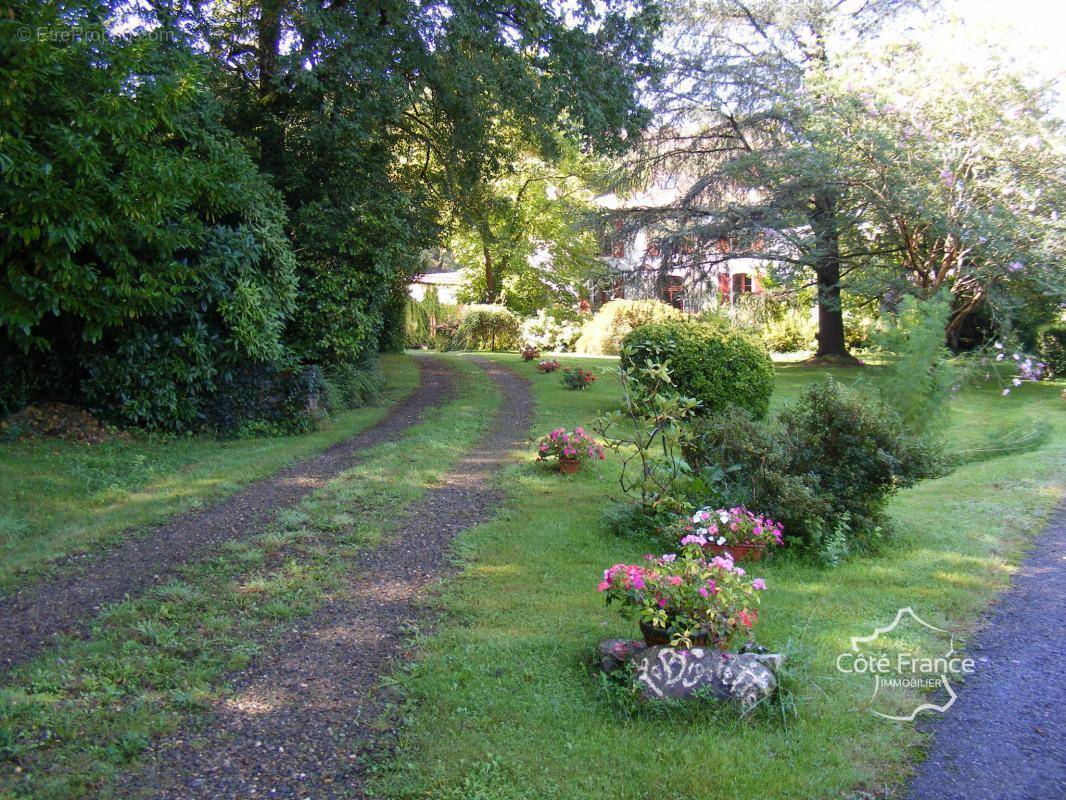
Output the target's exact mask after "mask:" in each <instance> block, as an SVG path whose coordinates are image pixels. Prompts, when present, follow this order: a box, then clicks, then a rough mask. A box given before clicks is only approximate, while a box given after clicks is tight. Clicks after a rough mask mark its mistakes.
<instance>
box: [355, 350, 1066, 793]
mask: <svg viewBox="0 0 1066 800" xmlns="http://www.w3.org/2000/svg"><path fill="white" fill-rule="evenodd" d="M499 358H501V360H504V361H507V362H508V363H512V362H513V363H514V364H515V366H516V368H517V369H518V370H520V371H524V372H527V373H529V374H530V376H531V378H532V380H533V382H534V386H535V389H536V396H537V401H538V407H537V424H538V428H539V429H540V430H542V431H544V430H547V429H549V428H551V427H554V426H557V425H564V426H567V427H570V426H572V425H575V424H585V425H588V424H589V423H590V422H592V420H593V419H594V418H595V412H596V410H597V409H598V408H602V407H606V406H609V405H611V404H612V403H613V402H614V395H615V391H616V386H615V384H614V383H613V382H612V380H611V379H610V378H607V377H605V378H602V379H601V380H599V381H597V383H596V384H595V385H594V387H593V388H592V389H591V390H589V391H587V392H583V393H582V392H568V391H565V390H563V389H562V388H561V387H560V385H559V380H558V377H557V376H543V375H538V374H536V373H535V368H534V367H533V365H530V364H521V363H519V362H518V360H517V359H516V358H514V357H510V356H500V357H499ZM562 360H563V362H564V364H565V362H566V358H565V357H563V358H562ZM583 363H584V365H585V366H588V363H589V362H588V359H584V360H583ZM594 363H595V362H594ZM601 363H602V364H603V365H607V364H610V363H612V362H610V361H607V360H604V361H603V362H601ZM825 372H826V371H825V370H811V369H808V368H804V367H799V366H784V367H779V368H778V371H777V373H778V386H777V390H778V391H777V397H776V400H775V402H776V403H778V404H779V403H780V402H782V401H784V400H785V399H787V398H788V397H790V396H794V395H795V394H796V393H797V392H799V391H800V390H801V389H802V387H803V386H804V385H805V384H806V383H808V382H809V381H811V380H812V379H815V378H817V377H819V376H820V375H822V374H824V373H825ZM868 372H869V371H868ZM837 375H838V377H841V378H842V379H846V380H851V379H853V375H854V373H853V372H848V371H844V372H839V371H837ZM1062 389H1063V384H1062V383H1061V382H1059V383H1058V384H1051V385H1040V386H1025V387H1023V388H1022V389H1019V390H1017V391H1015V392H1014V393H1012V394H1011V395H1010V396H1009V397H1001V396H1000V395H999V393H998V389H997V388H994V387H987V388H983V389H980V390H970V391H967V392H965V393H964V395H963V396H962V398H961V399H960V401H959V403H958V408H957V412H956V414H955V417H954V420H953V428H952V436H953V439H954V440H955V441H958V442H966V443H972V442H980V441H983V439H984V437H985V436H986V435H987V431H988V430H994V429H1003V428H1006V427H1009V426H1011V425H1012V424H1013V423H1014V422H1015V421H1016V420H1018V419H1019V418H1026V419H1033V420H1043V421H1045V422H1046V423H1047V424H1048V425H1049V426H1051V435H1050V438H1049V440H1048V441H1047V442H1046V443H1045V444H1044V445H1043V446H1042V447H1041V448H1040V449H1038V450H1036V451H1033V452H1028V453H1024V454H1018V455H1013V456H1007V457H1001V458H996V459H992V460H985V461H982V462H974V463H970V464H967V465H965V466H963V467H961V468H959V469H958V470H957V471H955V472H954V473H952V474H951V475H949V476H947V477H944V478H941V479H939V480H935V481H930V482H927V483H925V484H922V485H920V486H918V487H916V488H914V489H912V490H909V491H907V492H904V493H902V494H901V495H900V496H899V497H898V498H896V500H895V501H894V502H893V504H892V506H891V514H892V516H893V518H894V520H895V521H896V523H897V525H898V528H899V530H900V532H901V533H900V535H899V537H898V538H897V539H895V540H894V541H893V542H892V543H891V544H890V545H889V546H888V547H887V548H886V550H885V552H884V553H883V554H881V555H880V556H879V557H877V558H860V559H855V560H852V561H850V562H848V563H846V564H845V565H843V566H841V567H838V568H835V569H830V568H820V567H815V566H812V565H810V564H807V563H802V562H797V561H791V560H788V559H786V558H778V559H776V560H774V561H773V562H771V563H769V564H766V565H765V567H763V568H760V569H759V570H758V572H759V573H761V574H762V575H763V576H764V577H765V578H766V580H767V582H768V584H769V591H767V592H766V594H765V597H764V602H763V607H762V621H761V622H760V624H759V626H758V628H757V631H758V636H759V640H760V641H761V642H762V643H764V644H766V645H768V646H769V647H771V648H773V649H778V650H782V651H785V652H787V653H788V655H789V658H790V664H789V668H788V671H787V674H786V675H785V678H784V686H785V693H784V696H785V698H786V700H787V708H791V709H793V711H792V712H790V713H786V714H784V715H782V714H779V713H771V712H770V711H764V712H762V713H758V714H756V715H755V716H754V717H753V718H751V719H739V718H738V717H737V715H736V714H734V713H732V712H731V711H728V710H725V711H711V710H704V711H701V712H700V713H695V714H691V713H686V714H679V713H669V714H665V715H659V714H653V713H643V714H637V715H628V714H626V713H624V712H623V711H622V710H620V709H619V708H618V707H617V706H616V705H614V704H612V703H611V702H610V698H609V696H608V695H607V694H605V693H603V692H602V691H601V690H599V689H598V688H597V685H596V682H595V679H594V677H593V675H592V672H591V670H590V666H589V665H590V661H591V654H592V652H593V650H594V648H595V645H596V643H597V642H598V641H599V640H600V639H602V638H605V637H607V636H632V635H634V634H635V624H634V623H629V622H626V621H625V620H623V619H621V618H620V617H618V616H617V615H616V614H614V613H613V612H611V611H609V610H607V609H605V608H604V607H603V604H602V601H601V598H600V597H599V596H598V595H597V593H596V591H595V587H596V582H597V580H598V576H599V573H600V572H601V571H602V570H603V568H604V567H605V566H608V565H610V564H613V563H616V562H618V561H630V560H634V559H639V558H640V556H641V554H642V552H643V548H642V547H641V546H640V545H639V544H637V543H632V542H626V541H623V540H619V539H616V538H612V537H611V536H610V535H609V534H607V533H605V532H604V530H603V528H602V526H601V524H600V520H599V516H600V512H601V509H602V508H603V506H604V504H605V503H606V502H607V500H608V498H609V497H617V496H618V494H619V492H618V489H617V483H616V474H617V465H616V464H615V463H614V462H612V461H611V460H608V461H607V462H606V464H603V465H599V466H597V467H595V468H594V469H593V470H592V471H591V472H585V473H582V474H581V475H579V476H577V477H575V478H566V477H560V476H558V475H555V474H553V473H551V472H550V471H548V470H546V469H544V468H538V467H537V466H536V465H534V464H533V463H532V461H531V455H530V453H525V454H524V461H525V463H524V464H522V465H521V466H518V467H515V468H514V469H513V470H512V471H511V472H510V473H509V474H508V475H507V479H506V484H507V486H508V487H509V491H510V502H509V503H508V506H507V508H506V510H505V512H504V513H502V514H501V515H500V516H499V518H498V519H497V520H495V521H493V522H491V523H489V524H486V525H482V526H480V527H478V528H477V529H475V530H473V531H470V532H467V533H465V534H463V535H462V536H461V538H460V541H459V544H458V548H459V552H460V553H461V555H462V556H463V557H464V558H465V560H466V564H467V568H466V570H465V572H464V574H463V576H462V577H461V578H460V579H458V580H456V581H455V582H454V583H452V584H451V585H450V587H449V588H448V589H447V591H446V593H445V596H444V601H445V604H446V608H447V611H448V613H449V620H450V622H449V624H447V625H446V626H444V627H443V629H442V630H441V631H440V633H439V635H437V636H435V637H433V638H432V639H430V640H428V641H427V642H426V643H425V645H424V651H423V654H424V659H423V661H422V663H421V665H420V666H419V667H418V668H417V669H415V670H414V671H412V672H405V673H404V674H402V675H401V676H399V680H400V684H401V686H402V687H403V688H404V689H405V690H406V692H407V697H408V701H409V703H408V707H407V709H406V718H407V719H408V720H409V724H408V725H407V727H406V728H405V729H404V731H403V734H402V736H401V741H400V750H399V752H398V753H397V755H396V757H395V758H394V759H392V760H390V761H389V762H387V763H385V764H383V765H381V766H380V768H379V771H378V773H377V777H376V781H375V784H374V786H375V789H376V791H377V792H378V793H379V794H380V795H381V796H383V797H389V798H413V797H424V798H440V799H444V798H456V799H457V800H458V798H464V800H465V799H466V798H479V799H482V800H503V799H504V798H507V799H508V800H518V798H528V799H529V800H534V798H535V799H536V800H544V799H545V798H563V799H565V800H580V799H581V798H590V799H591V798H596V800H601V798H604V797H611V798H616V799H618V800H625V799H627V798H632V800H637V799H638V798H641V799H643V798H649V797H655V798H663V799H664V800H669V799H670V798H732V797H767V798H769V797H772V798H804V799H805V800H807V799H809V798H838V797H845V796H848V797H853V796H879V797H880V796H884V787H885V786H886V785H893V784H895V783H897V782H898V781H900V780H901V779H902V778H903V777H904V776H905V774H906V772H907V769H908V764H909V763H910V762H911V761H912V760H913V759H914V758H916V757H917V756H918V755H919V753H920V748H921V746H922V737H921V735H919V734H918V733H916V731H915V727H914V725H913V724H907V723H895V722H889V721H887V720H884V719H881V718H878V717H875V716H873V715H872V714H870V713H869V712H868V710H867V703H868V700H869V695H870V689H871V686H870V683H869V682H868V679H859V678H857V677H855V676H845V675H841V674H839V673H838V672H837V671H836V670H835V668H834V662H835V659H836V656H837V654H838V653H840V652H841V651H843V650H844V649H846V648H847V646H848V641H849V639H848V637H850V636H852V635H858V634H863V633H867V632H869V631H870V630H871V629H872V626H873V625H874V623H880V624H886V623H887V622H889V621H890V620H891V619H892V618H893V616H894V614H895V612H896V610H897V609H898V608H900V607H903V606H913V607H914V608H915V610H916V611H917V612H918V613H919V614H920V615H921V616H922V617H923V618H925V619H927V620H928V621H930V622H931V623H933V624H935V625H939V626H941V627H944V628H950V629H953V630H956V631H959V632H960V633H965V632H966V631H968V630H970V629H971V628H972V625H973V624H974V622H975V620H976V619H977V616H978V614H979V613H980V612H981V610H982V609H983V608H984V607H985V604H986V603H987V602H988V601H989V600H990V599H991V598H992V597H993V596H994V594H995V593H996V592H998V591H1000V590H1002V589H1003V587H1004V586H1005V584H1006V582H1007V580H1008V579H1009V575H1010V572H1011V564H1013V563H1016V562H1017V560H1018V558H1019V557H1020V555H1021V552H1022V548H1023V547H1024V545H1025V543H1026V542H1028V541H1029V538H1030V537H1031V536H1032V535H1033V534H1034V533H1036V532H1037V531H1039V530H1040V528H1041V526H1042V524H1043V523H1044V521H1045V520H1046V519H1047V516H1048V514H1049V512H1050V510H1051V509H1052V508H1053V507H1054V505H1055V504H1056V503H1058V502H1059V501H1060V500H1061V498H1062V497H1063V496H1064V494H1066V468H1064V467H1066V414H1064V413H1063V412H1064V411H1066V403H1064V402H1063V400H1062V398H1061V397H1060V393H1061V392H1062ZM910 699H911V698H908V697H901V698H897V700H898V701H899V702H906V701H909V700H910ZM859 790H862V791H867V792H869V794H868V795H859V794H857V791H859Z"/></svg>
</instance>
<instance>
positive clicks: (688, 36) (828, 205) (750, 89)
mask: <svg viewBox="0 0 1066 800" xmlns="http://www.w3.org/2000/svg"><path fill="white" fill-rule="evenodd" d="M910 5H912V3H909V2H907V0H865V1H864V2H858V1H857V2H847V0H843V1H842V0H805V2H788V1H787V0H676V1H675V2H671V3H668V4H667V6H666V8H667V11H666V18H667V19H668V20H669V23H670V24H669V28H668V33H667V37H666V40H665V42H664V44H663V46H662V49H663V50H664V51H665V52H666V53H667V56H666V60H667V70H666V78H665V80H664V81H663V83H662V85H661V86H660V87H659V89H658V91H657V92H656V95H655V106H656V113H657V123H658V128H657V133H656V134H655V135H654V136H652V137H651V138H650V140H649V141H648V146H647V148H646V149H645V150H644V151H643V152H642V153H641V154H640V157H639V158H638V159H636V160H634V161H633V162H631V163H632V165H633V166H634V167H635V168H636V169H637V170H639V171H640V172H642V173H643V174H644V175H645V176H646V179H648V180H651V181H655V180H661V179H662V177H663V176H664V175H669V176H672V178H673V179H675V180H677V181H679V186H678V192H677V197H676V199H675V200H674V201H673V202H671V203H669V204H668V205H665V206H659V207H656V208H644V209H637V210H636V211H635V212H631V213H629V214H628V215H626V216H627V219H625V220H624V222H625V224H626V225H627V226H628V227H630V228H636V227H642V226H651V227H653V228H654V229H655V230H657V231H658V233H659V242H658V244H659V247H658V250H659V251H660V252H661V253H662V255H663V259H662V264H663V267H664V268H667V269H669V268H673V267H675V266H677V265H678V264H682V263H683V264H685V265H687V266H689V267H691V268H693V269H694V270H695V271H696V273H697V274H704V275H710V274H712V273H714V272H716V271H717V270H719V269H720V268H721V267H722V266H723V265H724V264H727V263H728V262H729V261H731V260H735V259H745V258H758V259H761V260H763V261H766V262H769V263H772V264H775V265H777V266H778V267H780V269H781V271H782V273H783V274H794V275H805V274H807V273H809V274H811V275H813V282H814V284H815V286H816V287H817V300H818V318H819V326H818V355H819V356H833V357H846V356H847V349H846V346H845V341H844V324H843V313H842V308H841V300H840V291H841V276H842V273H843V272H844V270H845V269H846V265H847V264H849V263H851V262H852V261H854V260H856V259H861V258H865V257H868V256H869V255H871V253H870V252H869V251H868V250H867V248H866V246H865V244H860V245H858V247H857V248H854V249H853V248H852V247H851V246H850V244H849V241H848V240H847V238H846V236H845V234H846V232H847V231H848V229H849V228H850V227H851V226H852V225H854V224H856V220H855V219H854V218H853V217H852V216H851V215H850V214H851V211H850V209H847V208H845V207H844V206H843V205H842V203H841V197H840V194H841V188H840V181H841V175H840V173H839V171H838V170H837V169H836V168H835V165H834V164H833V163H831V162H830V161H829V160H828V159H827V158H826V157H825V154H824V153H822V152H821V151H820V150H819V149H818V148H817V147H816V146H815V143H814V142H812V140H811V137H810V128H811V124H812V120H814V119H817V118H818V115H819V114H821V113H822V111H823V109H824V106H825V103H826V98H825V97H823V96H821V95H820V94H819V93H818V92H817V91H815V90H814V86H815V84H816V81H817V80H818V79H819V78H820V76H822V75H824V74H825V72H826V71H827V70H830V69H832V67H833V64H834V63H836V61H838V60H839V59H840V58H841V56H842V54H843V53H845V52H846V51H847V48H848V47H849V46H850V44H851V43H853V42H855V41H856V40H859V39H861V38H863V37H867V36H872V35H874V34H875V33H876V32H877V30H878V29H879V28H880V27H881V26H882V25H883V24H884V23H885V22H886V21H887V20H888V19H890V18H891V17H892V16H894V15H895V14H897V13H898V12H899V11H900V10H901V9H903V8H906V7H908V6H910Z"/></svg>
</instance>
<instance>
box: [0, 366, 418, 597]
mask: <svg viewBox="0 0 1066 800" xmlns="http://www.w3.org/2000/svg"><path fill="white" fill-rule="evenodd" d="M383 367H384V369H385V373H386V376H387V378H388V385H387V387H386V390H385V393H384V395H383V397H382V399H381V401H380V402H379V403H377V404H375V405H372V406H368V407H366V408H359V409H354V410H351V411H345V412H343V413H341V414H339V415H337V417H336V418H334V419H333V420H331V421H330V423H329V424H328V425H327V427H325V428H324V429H323V430H320V431H316V432H315V433H312V434H308V435H304V436H281V437H273V438H262V439H243V440H236V441H219V440H217V439H213V438H211V437H182V436H175V437H170V438H167V437H161V436H155V435H136V436H134V437H132V438H131V439H129V440H117V441H112V442H105V443H102V444H98V445H80V444H71V443H67V442H61V441H53V440H43V441H31V442H8V443H0V508H4V509H5V510H6V512H5V513H6V515H7V516H8V518H10V519H12V520H15V521H16V523H14V524H17V525H18V526H19V527H18V535H17V536H5V535H4V529H5V527H6V526H5V525H4V524H3V521H2V520H0V590H2V589H7V588H10V587H12V586H15V585H18V584H19V583H22V582H25V581H28V580H31V579H32V578H33V577H35V576H36V575H39V574H40V573H41V571H42V570H44V569H46V568H47V563H48V562H49V561H51V560H54V559H56V558H58V557H61V556H64V555H67V554H69V553H71V552H77V551H80V550H84V549H87V548H91V547H92V546H93V545H95V544H99V543H101V542H105V541H108V540H109V539H110V538H111V537H113V536H114V535H115V534H117V533H120V532H122V531H124V530H126V529H129V528H136V527H139V526H144V525H150V524H154V523H158V522H160V521H162V520H164V519H166V518H167V517H169V516H171V515H173V514H176V513H180V512H182V511H186V510H188V509H190V508H194V507H196V506H197V505H200V504H203V503H206V502H210V501H213V500H216V499H218V498H220V497H222V496H224V495H226V494H229V493H232V492H233V491H235V490H237V489H239V488H241V487H242V486H245V485H247V484H248V483H249V482H251V481H253V480H255V479H257V478H260V477H263V476H265V475H269V474H271V473H273V472H276V471H277V470H279V469H281V468H282V467H284V466H285V465H286V464H288V463H290V462H291V461H294V460H297V459H300V458H305V457H307V456H310V455H312V454H314V453H316V452H318V451H320V450H324V449H325V448H327V447H328V446H330V445H332V444H334V443H336V442H339V441H341V440H343V439H346V438H348V437H350V436H352V435H354V434H356V433H358V432H359V431H361V430H363V429H365V428H367V427H369V426H370V425H372V424H373V423H375V422H377V421H378V420H379V419H381V418H382V417H383V416H384V415H385V413H386V412H387V410H388V407H389V406H390V405H391V404H392V403H394V402H395V401H397V400H399V399H400V398H402V397H404V396H406V395H407V394H409V393H410V392H411V391H412V390H413V389H414V387H415V385H416V384H417V381H418V370H417V366H416V365H415V363H414V361H413V360H412V359H411V358H410V357H408V356H384V357H383ZM8 524H9V525H13V523H8Z"/></svg>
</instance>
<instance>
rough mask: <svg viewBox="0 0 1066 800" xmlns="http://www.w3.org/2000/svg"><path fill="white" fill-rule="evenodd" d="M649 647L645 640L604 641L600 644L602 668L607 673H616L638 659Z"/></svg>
mask: <svg viewBox="0 0 1066 800" xmlns="http://www.w3.org/2000/svg"><path fill="white" fill-rule="evenodd" d="M647 647H648V646H647V645H646V644H644V640H643V639H604V640H603V641H602V642H600V666H601V667H602V668H603V671H604V672H606V673H611V672H614V671H615V670H616V669H620V668H622V667H624V666H625V665H626V662H629V661H633V660H634V659H636V658H637V656H639V655H640V654H641V653H643V652H644V651H645V650H646V649H647Z"/></svg>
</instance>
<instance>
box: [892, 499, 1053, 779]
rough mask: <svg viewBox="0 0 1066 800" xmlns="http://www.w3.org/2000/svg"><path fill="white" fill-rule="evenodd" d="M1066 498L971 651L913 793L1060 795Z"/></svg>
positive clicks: (920, 769)
mask: <svg viewBox="0 0 1066 800" xmlns="http://www.w3.org/2000/svg"><path fill="white" fill-rule="evenodd" d="M1064 647H1066V505H1064V506H1062V507H1061V508H1060V509H1059V510H1058V513H1057V514H1056V515H1055V517H1054V518H1053V519H1052V521H1051V524H1050V525H1049V526H1048V528H1047V530H1046V531H1044V533H1043V534H1041V535H1040V537H1039V538H1038V539H1037V541H1036V547H1035V549H1034V551H1033V552H1032V553H1031V554H1030V555H1029V557H1028V558H1026V559H1025V561H1024V562H1023V564H1022V567H1021V569H1020V570H1019V572H1018V574H1017V576H1016V577H1015V579H1014V581H1013V583H1012V585H1011V588H1010V589H1009V590H1008V591H1007V592H1006V594H1004V595H1003V597H1002V598H1001V599H1000V601H999V602H998V603H997V604H996V606H995V607H994V608H993V610H992V612H991V614H990V618H989V620H988V625H987V627H985V628H984V629H983V630H982V631H981V632H980V633H979V634H978V636H977V637H976V639H975V641H973V642H971V644H970V646H969V647H968V648H967V654H968V655H970V656H972V657H973V658H974V659H975V660H976V661H977V671H976V673H975V674H974V675H973V676H972V677H970V678H968V679H967V680H966V682H965V683H964V684H963V685H962V687H961V689H959V690H958V699H957V700H956V701H955V703H954V704H953V705H952V707H951V708H950V709H948V711H947V712H946V713H945V714H944V715H943V718H942V719H939V720H937V721H936V722H935V723H934V727H933V730H934V732H935V735H934V738H933V743H932V748H931V751H930V754H929V759H928V760H927V761H926V762H925V763H924V764H922V765H921V766H920V767H919V769H918V775H917V777H916V778H915V780H914V783H913V784H912V785H911V787H910V794H909V797H910V798H911V800H1062V799H1063V798H1066V660H1064V652H1063V651H1064Z"/></svg>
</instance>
